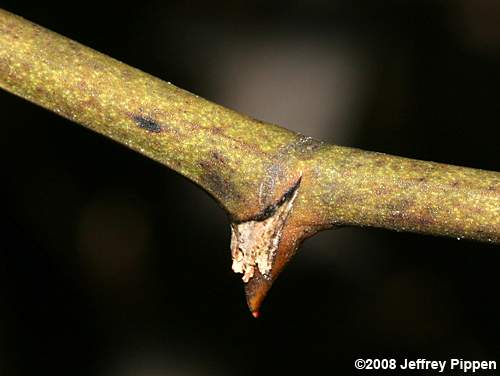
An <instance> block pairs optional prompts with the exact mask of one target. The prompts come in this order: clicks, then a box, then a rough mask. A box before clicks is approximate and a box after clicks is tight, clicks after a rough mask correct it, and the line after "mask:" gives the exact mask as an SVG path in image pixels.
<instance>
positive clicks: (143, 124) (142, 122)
mask: <svg viewBox="0 0 500 376" xmlns="http://www.w3.org/2000/svg"><path fill="white" fill-rule="evenodd" d="M132 119H133V120H134V121H135V122H136V124H137V125H138V126H139V127H140V128H142V129H145V130H147V131H149V132H153V133H160V132H161V131H162V130H163V129H162V126H161V125H160V124H158V123H157V122H156V121H155V120H154V119H152V118H150V117H148V116H142V115H133V116H132Z"/></svg>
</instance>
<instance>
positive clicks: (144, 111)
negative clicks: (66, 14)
mask: <svg viewBox="0 0 500 376" xmlns="http://www.w3.org/2000/svg"><path fill="white" fill-rule="evenodd" d="M0 87H2V88H4V89H5V90H7V91H10V92H12V93H14V94H16V95H18V96H20V97H23V98H25V99H27V100H29V101H31V102H33V103H36V104H38V105H40V106H43V107H45V108H47V109H49V110H51V111H54V112H56V113H58V114H60V115H61V116H64V117H66V118H68V119H71V120H73V121H74V122H76V123H78V124H81V125H83V126H85V127H87V128H90V129H92V130H94V131H96V132H98V133H101V134H103V135H105V136H107V137H110V138H112V139H114V140H116V141H117V142H120V143H122V144H124V145H126V146H128V147H130V148H132V149H134V150H136V151H138V152H139V153H141V154H143V155H146V156H148V157H150V158H152V159H154V160H156V161H158V162H160V163H162V164H164V165H165V166H168V167H169V168H171V169H173V170H175V171H177V172H179V173H181V174H183V175H184V176H186V177H187V178H189V179H191V180H192V181H194V182H195V183H197V184H198V185H200V186H201V187H202V188H203V189H205V190H206V191H207V192H208V193H209V194H211V195H212V196H213V197H214V198H215V199H216V200H217V201H218V202H219V203H220V204H221V205H222V206H223V207H224V208H225V210H226V211H227V212H228V213H229V215H230V217H231V218H232V221H233V224H232V227H233V231H236V229H239V230H237V233H236V235H235V236H234V237H233V244H232V250H233V257H235V258H236V259H237V260H236V261H235V264H234V265H236V266H235V268H236V271H240V272H243V273H244V278H245V281H247V282H246V285H245V287H246V292H247V299H248V303H249V307H250V309H251V310H252V312H254V314H255V315H256V314H257V312H258V308H259V306H260V304H261V303H262V300H263V299H264V297H265V294H266V293H267V291H268V289H269V288H270V286H271V284H272V282H273V281H274V280H275V278H276V277H277V276H278V274H279V273H280V271H281V270H282V268H283V266H284V265H285V264H286V263H287V262H288V261H289V259H290V258H291V257H292V256H293V254H294V252H295V250H296V249H297V247H298V245H299V244H300V242H301V241H302V240H303V239H305V238H306V237H308V236H311V235H313V234H314V233H316V232H317V231H319V230H321V229H325V228H328V227H332V226H337V225H356V226H372V227H381V228H387V229H392V230H396V231H411V232H418V233H425V234H434V235H443V236H452V237H457V238H467V239H475V240H480V241H488V242H496V243H498V242H500V173H498V172H489V171H482V170H475V169H470V168H463V167H455V166H449V165H444V164H438V163H432V162H422V161H416V160H411V159H406V158H400V157H394V156H389V155H385V154H380V153H372V152H366V151H362V150H358V149H352V148H346V147H340V146H334V145H328V144H325V143H322V142H320V141H317V140H314V139H312V138H310V137H305V136H303V135H300V134H296V133H293V132H291V131H288V130H286V129H284V128H281V127H278V126H276V125H271V124H266V123H263V122H260V121H257V120H255V119H252V118H249V117H247V116H244V115H241V114H238V113H236V112H234V111H231V110H228V109H225V108H223V107H221V106H218V105H216V104H214V103H211V102H209V101H206V100H204V99H202V98H200V97H198V96H196V95H194V94H191V93H189V92H186V91H184V90H182V89H179V88H177V87H175V86H174V85H172V84H170V83H167V82H163V81H161V80H159V79H157V78H155V77H152V76H150V75H148V74H146V73H143V72H141V71H139V70H137V69H134V68H131V67H129V66H127V65H125V64H123V63H121V62H119V61H117V60H114V59H112V58H110V57H107V56H105V55H103V54H101V53H99V52H96V51H94V50H92V49H90V48H87V47H85V46H82V45H81V44H79V43H77V42H74V41H72V40H70V39H67V38H65V37H63V36H60V35H58V34H56V33H53V32H51V31H49V30H47V29H44V28H42V27H40V26H37V25H35V24H33V23H31V22H29V21H26V20H24V19H22V18H20V17H17V16H15V15H13V14H10V13H8V12H6V11H2V10H0ZM290 192H293V194H294V196H293V201H292V203H291V205H290V206H289V207H288V206H287V207H286V210H287V211H286V215H284V214H283V213H285V212H284V209H282V208H283V205H286V204H288V203H289V202H290V201H288V200H289V199H290V197H291V196H290ZM270 224H271V225H270ZM273 226H274V227H273ZM278 226H279V228H278ZM252 229H253V230H252ZM257 229H258V230H257ZM240 230H241V232H240ZM249 231H260V232H259V233H257V232H255V233H252V234H251V233H249ZM266 236H268V239H267V240H268V241H267V242H266V241H264V240H266V238H265V237H266ZM257 238H258V239H257ZM242 239H245V241H246V242H247V243H245V244H244V245H243V244H241V241H242ZM248 239H251V243H252V244H251V245H249V244H248V241H249V240H248ZM262 239H264V240H262ZM261 240H262V241H261ZM266 244H267V245H266ZM252 247H259V248H258V249H257V248H255V249H254V248H252ZM266 247H267V248H266ZM243 251H244V252H243ZM266 252H267V253H266ZM244 256H246V258H241V259H240V257H244ZM258 257H260V260H263V261H261V263H262V265H264V264H265V265H266V266H265V267H264V266H263V267H262V268H260V269H259V265H257V263H256V260H257V258H258ZM252 263H253V264H252ZM267 263H269V265H268V264H267ZM261 271H263V272H261Z"/></svg>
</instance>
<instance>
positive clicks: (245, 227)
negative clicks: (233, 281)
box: [231, 185, 298, 283]
mask: <svg viewBox="0 0 500 376" xmlns="http://www.w3.org/2000/svg"><path fill="white" fill-rule="evenodd" d="M297 193H298V185H297V186H296V189H295V191H294V192H293V193H292V194H291V195H288V196H287V197H285V196H284V200H283V199H282V200H280V201H281V202H279V203H278V204H277V205H276V208H275V210H274V211H273V213H272V215H270V216H269V217H267V218H265V219H262V220H250V221H246V222H242V223H233V224H231V255H232V258H233V266H232V269H233V271H234V272H235V273H242V274H243V277H242V279H243V282H245V283H246V282H248V281H250V279H251V278H252V277H253V276H254V274H255V268H256V267H257V268H258V270H259V272H260V274H262V276H264V278H267V279H269V278H270V272H271V268H272V265H273V260H274V255H275V254H276V250H277V249H278V246H279V243H280V240H281V235H282V232H283V227H284V226H285V223H286V220H287V218H288V215H289V214H290V212H291V210H292V207H293V202H294V201H295V198H296V197H297Z"/></svg>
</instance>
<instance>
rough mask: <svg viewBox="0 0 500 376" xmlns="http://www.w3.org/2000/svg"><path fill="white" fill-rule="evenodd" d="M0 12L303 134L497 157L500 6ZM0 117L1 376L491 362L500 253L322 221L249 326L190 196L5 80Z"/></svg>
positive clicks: (114, 6)
mask: <svg viewBox="0 0 500 376" xmlns="http://www.w3.org/2000/svg"><path fill="white" fill-rule="evenodd" d="M0 5H1V6H2V7H4V8H5V9H7V10H10V11H12V12H14V13H17V14H19V15H22V16H24V17H25V18H28V19H29V20H32V21H34V22H36V23H39V24H41V25H43V26H45V27H47V28H50V29H52V30H54V31H57V32H59V33H61V34H63V35H66V36H68V37H70V38H73V39H75V40H77V41H79V42H82V43H84V44H86V45H88V46H90V47H93V48H95V49H97V50H99V51H101V52H104V53H106V54H108V55H111V56H113V57H115V58H117V59H119V60H122V61H124V62H126V63H128V64H130V65H132V66H135V67H137V68H140V69H142V70H144V71H146V72H149V73H152V74H153V75H156V76H158V77H160V78H163V79H165V80H167V81H171V82H172V83H174V84H176V85H177V86H180V87H182V88H185V89H187V90H189V91H192V92H194V93H196V94H199V95H201V96H204V97H206V98H208V99H210V100H213V101H215V102H218V103H221V104H223V105H225V106H228V107H231V108H235V109H237V110H239V111H242V112H245V113H248V114H249V115H251V116H254V117H257V118H260V119H262V120H267V121H271V122H275V123H278V124H281V125H283V126H285V127H288V128H292V129H294V130H296V131H300V132H302V133H304V134H307V135H311V136H315V137H318V138H322V139H325V140H328V141H331V142H333V143H337V144H343V145H348V146H354V147H360V148H364V149H369V150H375V151H382V152H387V153H392V154H398V155H402V156H407V157H412V158H418V159H425V160H432V161H437V162H445V163H451V164H458V165H464V166H469V167H475V168H483V169H490V170H500V168H499V167H500V165H499V162H500V157H499V149H500V142H499V136H500V131H499V124H500V106H499V104H500V2H498V1H494V0H492V1H485V0H479V1H472V0H457V1H449V2H447V1H422V0H415V1H409V0H408V1H368V0H365V1H362V0H337V1H326V0H325V1H320V0H316V1H281V2H269V1H253V2H249V3H247V2H236V1H222V2H206V3H205V2H198V1H190V2H167V1H156V2H144V1H143V2H134V3H126V2H121V3H110V2H105V1H100V2H89V1H86V2H61V3H56V2H47V1H40V2H28V1H20V0H15V1H5V0H0ZM0 110H1V120H0V124H1V136H0V153H1V155H0V157H1V161H2V169H3V171H2V174H1V175H2V179H1V181H2V186H3V187H2V188H3V189H4V193H3V194H2V202H3V204H2V208H3V210H2V216H1V220H0V225H1V227H0V228H1V230H0V231H1V232H0V235H1V241H0V244H1V245H0V278H1V279H0V374H1V375H16V376H17V375H38V374H45V373H47V374H51V375H59V374H61V375H62V374H64V375H103V376H128V375H134V376H135V375H139V376H157V375H181V376H184V375H186V376H190V375H236V374H237V375H250V374H274V373H276V374H280V375H281V374H288V373H290V372H294V371H296V372H297V371H298V372H300V373H307V374H310V373H311V372H320V371H321V372H322V373H321V374H323V372H324V374H327V375H333V374H337V375H350V374H366V375H368V374H372V375H374V374H385V373H380V372H376V371H371V372H369V371H365V372H361V371H356V370H355V369H354V366H353V362H354V360H355V359H356V358H368V357H378V358H404V357H408V358H410V359H418V358H426V359H434V360H447V359H449V358H450V357H456V358H464V359H468V360H473V359H486V360H500V359H499V358H500V357H499V354H500V345H499V340H498V338H499V334H500V321H499V319H498V318H499V316H500V305H499V295H498V287H499V286H500V276H499V274H498V270H499V265H500V252H499V251H500V249H499V248H498V246H493V245H488V244H480V243H474V242H468V241H464V240H462V241H458V240H456V239H444V238H436V237H430V236H420V235H414V234H402V233H394V232H389V231H383V230H374V229H341V230H337V231H329V232H325V233H322V234H320V235H317V236H316V237H314V238H313V239H311V240H309V241H307V242H306V243H305V244H304V246H303V248H302V249H301V251H300V253H299V254H298V255H297V256H296V258H295V260H294V261H293V262H292V264H291V265H290V267H289V268H288V269H287V270H286V271H285V273H284V274H283V275H282V276H281V277H280V278H279V280H278V281H277V283H276V285H275V286H274V288H273V289H272V291H271V293H270V296H269V299H268V300H267V301H266V303H265V305H264V307H263V310H262V312H261V313H262V318H260V319H258V320H255V319H253V318H252V316H251V315H250V313H249V312H248V310H247V308H246V306H245V300H244V296H243V291H242V290H243V288H242V283H241V281H240V277H238V276H237V275H234V274H233V273H232V272H231V268H230V266H231V262H230V252H229V236H230V232H229V222H228V219H227V218H226V216H225V214H224V212H223V211H222V210H221V209H220V208H219V207H218V206H217V205H216V204H215V203H214V202H213V200H212V199H211V198H210V197H209V196H208V195H206V194H205V193H204V192H203V191H202V190H200V189H199V188H197V187H195V186H194V185H193V184H191V183H190V182H188V181H187V180H186V179H184V178H182V177H180V176H179V175H177V174H176V173H174V172H173V171H170V170H167V169H165V168H164V167H163V166H161V165H159V164H157V163H155V162H153V161H150V160H148V159H146V158H144V157H142V156H140V155H138V154H136V153H134V152H132V151H130V150H128V149H126V148H125V147H123V146H121V145H118V144H116V143H114V142H112V141H110V140H107V139H105V138H103V137H101V136H98V135H96V134H94V133H92V132H90V131H88V130H86V129H84V128H83V127H80V126H78V125H76V124H73V123H71V122H69V121H67V120H65V119H62V118H60V117H58V116H56V115H54V114H52V113H50V112H48V111H45V110H43V109H41V108H38V107H37V106H35V105H32V104H30V103H28V102H26V101H24V100H21V99H19V98H16V97H14V96H13V95H10V94H8V93H6V92H3V91H2V92H0ZM499 366H500V364H499ZM296 372H294V374H295V373H296ZM497 372H500V371H497ZM386 373H387V374H396V373H394V372H392V373H391V372H386ZM397 373H400V372H397ZM411 374H415V375H416V374H421V372H418V371H414V372H411ZM426 374H430V373H426ZM432 374H434V373H432ZM436 374H437V372H436ZM480 374H492V373H491V372H488V371H483V373H480Z"/></svg>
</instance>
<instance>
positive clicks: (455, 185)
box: [451, 181, 459, 188]
mask: <svg viewBox="0 0 500 376" xmlns="http://www.w3.org/2000/svg"><path fill="white" fill-rule="evenodd" d="M458 185H459V183H458V181H454V182H453V183H451V186H452V187H453V188H456V187H458Z"/></svg>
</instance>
